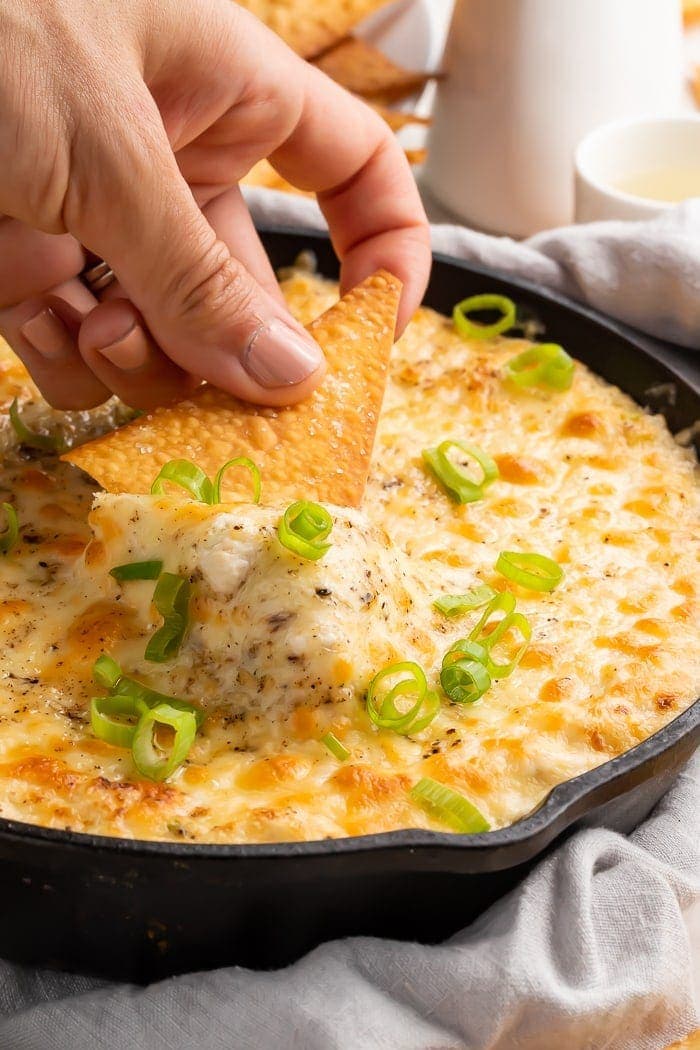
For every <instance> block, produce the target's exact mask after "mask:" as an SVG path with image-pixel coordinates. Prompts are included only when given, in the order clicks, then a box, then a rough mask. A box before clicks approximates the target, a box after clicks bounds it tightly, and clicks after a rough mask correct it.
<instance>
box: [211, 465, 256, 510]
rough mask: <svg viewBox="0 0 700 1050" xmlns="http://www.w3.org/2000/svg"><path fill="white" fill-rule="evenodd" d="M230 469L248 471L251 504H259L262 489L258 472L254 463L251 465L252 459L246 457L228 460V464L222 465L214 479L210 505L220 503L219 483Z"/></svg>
mask: <svg viewBox="0 0 700 1050" xmlns="http://www.w3.org/2000/svg"><path fill="white" fill-rule="evenodd" d="M231 467H245V469H246V470H249V471H250V473H251V476H252V479H253V503H259V502H260V492H261V488H262V482H261V478H260V471H259V470H258V468H257V467H256V465H255V463H253V461H252V459H248V457H247V456H236V458H235V459H230V460H229V461H228V463H224V465H223V467H221V469H220V470H218V471H217V473H216V477H215V478H214V487H213V494H212V503H221V482H222V480H223V477H224V474H225V473H226V471H227V470H229V469H230V468H231Z"/></svg>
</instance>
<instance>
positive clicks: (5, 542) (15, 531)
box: [0, 503, 19, 554]
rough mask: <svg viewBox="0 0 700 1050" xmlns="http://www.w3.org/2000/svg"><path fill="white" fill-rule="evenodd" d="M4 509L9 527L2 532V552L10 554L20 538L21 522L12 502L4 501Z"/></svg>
mask: <svg viewBox="0 0 700 1050" xmlns="http://www.w3.org/2000/svg"><path fill="white" fill-rule="evenodd" d="M2 509H3V510H4V511H5V517H6V518H7V528H6V529H5V531H4V532H2V533H0V554H9V553H10V551H11V550H12V548H13V547H14V545H15V544H16V543H17V540H18V539H19V522H18V520H17V511H16V510H15V508H14V507H13V506H12V504H11V503H3V504H2Z"/></svg>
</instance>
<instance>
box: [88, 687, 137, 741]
mask: <svg viewBox="0 0 700 1050" xmlns="http://www.w3.org/2000/svg"><path fill="white" fill-rule="evenodd" d="M145 710H147V708H146V707H145V706H144V705H143V704H139V703H137V702H136V701H135V700H134V698H133V697H131V696H95V697H93V699H92V702H91V704H90V725H91V726H92V731H93V733H94V734H95V736H96V737H97V738H98V740H105V741H106V742H107V743H108V744H113V745H114V746H115V747H131V745H132V743H133V740H134V733H135V732H136V722H137V721H138V719H139V718H140V717H141V715H142V714H143V713H144V711H145ZM114 715H121V716H122V719H124V718H132V719H134V722H133V723H132V724H131V725H130V724H129V723H128V722H126V721H123V720H115V719H114V717H113V716H114Z"/></svg>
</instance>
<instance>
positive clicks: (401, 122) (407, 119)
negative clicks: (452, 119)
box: [369, 102, 431, 131]
mask: <svg viewBox="0 0 700 1050" xmlns="http://www.w3.org/2000/svg"><path fill="white" fill-rule="evenodd" d="M369 104H370V106H371V107H372V109H373V110H375V111H376V112H377V113H378V114H379V116H380V117H381V118H382V120H384V121H386V123H387V124H388V125H389V127H390V128H391V130H392V131H401V128H405V127H406V125H407V124H424V125H425V126H426V127H427V126H428V124H430V123H431V119H430V117H419V116H418V114H417V113H405V112H404V111H403V110H402V109H389V107H388V106H382V105H379V104H378V103H376V102H370V103H369Z"/></svg>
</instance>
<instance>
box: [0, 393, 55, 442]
mask: <svg viewBox="0 0 700 1050" xmlns="http://www.w3.org/2000/svg"><path fill="white" fill-rule="evenodd" d="M10 423H11V424H12V429H13V430H14V432H15V434H16V435H17V437H18V438H19V443H20V445H24V446H25V447H26V448H35V449H38V450H39V451H40V452H58V451H60V450H61V449H62V448H63V441H62V440H61V439H60V438H56V437H51V435H50V434H37V433H36V432H35V431H34V430H30V429H29V427H28V426H27V424H26V423H23V422H22V420H21V419H20V415H19V408H18V405H17V398H15V399H14V401H13V402H12V404H11V405H10Z"/></svg>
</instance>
